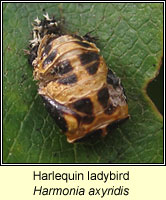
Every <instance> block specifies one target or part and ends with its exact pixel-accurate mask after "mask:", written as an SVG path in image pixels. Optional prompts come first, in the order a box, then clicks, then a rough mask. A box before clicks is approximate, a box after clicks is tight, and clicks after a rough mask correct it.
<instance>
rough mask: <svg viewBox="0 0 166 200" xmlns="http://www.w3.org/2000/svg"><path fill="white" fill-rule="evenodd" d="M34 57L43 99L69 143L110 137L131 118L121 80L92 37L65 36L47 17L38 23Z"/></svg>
mask: <svg viewBox="0 0 166 200" xmlns="http://www.w3.org/2000/svg"><path fill="white" fill-rule="evenodd" d="M86 36H87V35H86ZM29 54H30V55H29V62H30V63H31V64H32V66H33V76H34V79H35V80H37V81H38V87H39V89H38V93H39V95H41V97H42V99H43V101H44V104H45V106H46V108H47V109H48V111H49V112H50V113H51V115H52V117H53V118H54V119H55V121H56V123H57V125H58V126H59V127H60V128H61V129H62V131H63V132H64V133H65V135H66V136H67V141H68V142H69V143H73V142H75V141H78V140H80V139H81V138H84V137H85V136H87V135H89V134H92V133H93V134H101V135H102V136H105V135H106V134H107V132H108V129H109V127H111V126H112V125H114V124H116V123H118V122H120V121H123V120H124V119H127V118H128V116H129V115H128V104H127V101H126V96H125V94H124V89H123V87H122V85H121V83H120V79H119V78H118V77H117V76H116V75H115V74H114V73H113V72H112V71H111V70H110V69H108V67H107V66H106V63H105V61H104V59H103V57H102V56H101V55H100V50H99V49H98V48H97V47H96V45H95V44H94V43H93V42H91V38H90V37H80V36H77V35H69V34H64V33H63V32H62V31H61V29H60V22H58V21H56V20H55V19H54V18H50V17H49V16H48V14H46V15H44V19H42V20H39V19H38V18H37V19H35V23H34V27H33V40H31V41H30V53H29Z"/></svg>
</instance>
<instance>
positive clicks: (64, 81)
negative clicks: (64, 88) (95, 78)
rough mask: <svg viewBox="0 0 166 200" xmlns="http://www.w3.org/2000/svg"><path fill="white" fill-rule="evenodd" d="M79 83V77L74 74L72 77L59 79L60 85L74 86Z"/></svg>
mask: <svg viewBox="0 0 166 200" xmlns="http://www.w3.org/2000/svg"><path fill="white" fill-rule="evenodd" d="M76 82H77V76H76V75H75V74H72V75H71V76H67V77H65V78H61V79H59V81H58V83H61V84H63V85H68V84H73V83H76Z"/></svg>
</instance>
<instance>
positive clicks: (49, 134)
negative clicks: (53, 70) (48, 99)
mask: <svg viewBox="0 0 166 200" xmlns="http://www.w3.org/2000/svg"><path fill="white" fill-rule="evenodd" d="M46 12H48V13H49V14H50V15H51V14H53V15H55V16H56V17H57V19H60V18H62V17H63V18H64V19H65V24H64V28H65V29H66V30H67V31H68V32H69V33H77V34H79V35H84V34H86V33H87V32H89V31H92V30H94V31H93V32H92V35H93V36H96V37H98V40H97V46H98V48H100V49H101V55H103V57H104V58H105V60H106V63H107V64H108V66H109V67H110V68H111V69H113V71H115V72H116V74H117V75H118V76H119V77H120V78H121V80H122V83H123V85H124V88H125V92H126V95H127V97H128V105H129V114H130V119H129V120H128V121H127V122H126V123H124V124H122V125H120V126H119V127H118V128H117V129H115V130H113V131H112V133H109V134H108V136H106V137H105V138H98V139H96V140H95V141H93V140H89V141H87V142H84V143H78V144H69V143H67V142H66V137H65V136H64V135H63V134H61V132H60V130H59V129H58V127H57V126H56V124H55V123H54V121H53V119H52V118H51V117H50V115H49V114H48V113H47V111H46V110H45V108H44V106H43V103H42V100H41V99H40V97H39V96H38V94H37V86H36V83H35V82H34V81H33V76H32V68H31V67H30V66H29V64H28V62H27V57H26V56H25V55H24V52H23V50H24V49H26V48H27V46H28V42H29V39H31V34H30V32H31V30H32V26H31V23H32V21H33V20H34V19H35V18H36V17H37V16H38V17H39V18H41V17H42V15H43V14H45V13H46ZM162 30H163V4H162V3H139V4H137V3H42V4H41V3H3V41H4V45H3V162H4V163H162V162H163V125H162V120H163V119H162V116H161V115H160V114H159V112H158V111H157V109H156V108H155V106H154V105H153V103H152V102H151V100H150V99H149V98H148V96H147V95H146V87H147V84H148V82H149V81H150V80H151V79H153V78H154V77H155V76H156V74H157V72H158V69H159V66H160V61H161V57H162V51H163V50H162V45H163V38H162V35H163V32H162Z"/></svg>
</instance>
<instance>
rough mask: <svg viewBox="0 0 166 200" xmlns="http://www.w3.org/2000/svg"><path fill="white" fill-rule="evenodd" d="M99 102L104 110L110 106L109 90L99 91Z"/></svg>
mask: <svg viewBox="0 0 166 200" xmlns="http://www.w3.org/2000/svg"><path fill="white" fill-rule="evenodd" d="M97 96H98V101H99V102H100V104H101V105H102V106H103V108H106V107H107V105H108V100H109V92H108V88H107V87H105V88H102V89H101V90H99V91H98V94H97Z"/></svg>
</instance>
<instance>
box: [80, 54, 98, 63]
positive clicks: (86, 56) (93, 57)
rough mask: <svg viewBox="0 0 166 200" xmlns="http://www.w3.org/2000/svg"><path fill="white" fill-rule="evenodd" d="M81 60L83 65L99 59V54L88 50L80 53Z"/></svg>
mask: <svg viewBox="0 0 166 200" xmlns="http://www.w3.org/2000/svg"><path fill="white" fill-rule="evenodd" d="M79 58H80V61H81V64H82V65H86V64H88V63H91V62H92V61H94V60H96V61H98V60H99V54H98V53H96V52H86V53H83V54H81V55H79Z"/></svg>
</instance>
